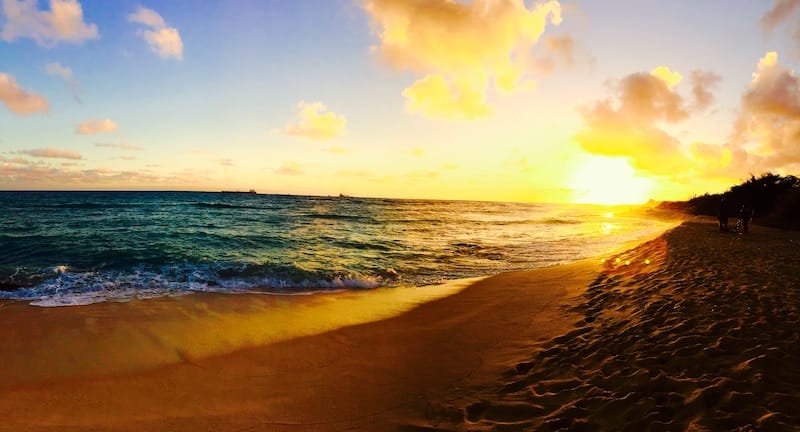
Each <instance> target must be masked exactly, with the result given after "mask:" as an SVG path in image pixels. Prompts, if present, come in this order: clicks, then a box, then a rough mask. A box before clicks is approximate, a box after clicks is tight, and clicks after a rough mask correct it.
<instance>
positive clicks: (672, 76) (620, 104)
mask: <svg viewBox="0 0 800 432" xmlns="http://www.w3.org/2000/svg"><path fill="white" fill-rule="evenodd" d="M680 80H681V75H680V74H678V73H676V72H673V71H670V70H669V68H667V67H663V66H661V67H658V68H656V69H654V70H653V71H652V72H650V73H644V72H639V73H634V74H631V75H628V76H626V77H624V78H623V79H622V80H620V81H619V82H617V83H615V85H614V86H613V90H614V92H615V94H614V95H613V96H612V97H611V98H608V99H605V100H602V101H599V102H597V103H595V104H594V105H593V106H590V107H584V108H582V109H581V114H582V116H583V120H584V128H583V129H582V130H581V131H580V132H578V134H577V135H576V136H575V140H576V141H577V142H578V143H579V144H580V145H581V147H583V149H584V150H586V151H588V152H589V153H592V154H595V155H600V156H609V157H623V158H626V159H627V160H628V161H629V163H630V165H631V166H632V167H633V168H635V169H637V170H639V171H644V172H647V173H650V174H654V175H671V174H674V173H676V172H682V171H684V170H685V169H686V166H687V164H688V161H687V159H686V157H685V156H684V155H683V153H682V152H681V148H680V147H681V146H680V142H679V141H678V140H677V139H676V138H675V137H673V136H671V135H670V134H668V133H667V132H665V131H664V130H662V129H661V128H660V127H659V123H661V122H666V123H677V122H680V121H682V120H684V119H686V118H687V117H688V116H689V112H688V110H687V109H686V108H685V107H684V105H685V104H684V100H683V97H682V96H681V95H680V94H679V93H677V91H676V90H675V87H676V86H677V85H678V83H679V82H680Z"/></svg>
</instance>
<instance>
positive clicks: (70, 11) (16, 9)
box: [0, 0, 100, 47]
mask: <svg viewBox="0 0 800 432" xmlns="http://www.w3.org/2000/svg"><path fill="white" fill-rule="evenodd" d="M0 1H2V11H3V13H2V15H3V16H4V17H5V24H4V26H3V30H2V32H0V38H2V39H3V40H5V41H6V42H11V41H14V40H16V39H19V38H29V39H33V40H34V41H36V43H37V44H39V45H42V46H47V47H53V46H55V45H58V43H59V42H67V43H80V42H83V41H85V40H88V39H96V38H98V37H99V36H100V34H99V33H98V32H97V26H96V25H95V24H87V23H85V22H84V21H83V9H82V8H81V4H80V3H78V2H77V0H50V10H49V11H48V10H39V9H38V1H37V0H0Z"/></svg>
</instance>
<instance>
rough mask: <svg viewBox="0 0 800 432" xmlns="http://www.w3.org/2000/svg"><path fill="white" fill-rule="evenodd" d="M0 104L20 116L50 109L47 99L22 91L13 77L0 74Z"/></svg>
mask: <svg viewBox="0 0 800 432" xmlns="http://www.w3.org/2000/svg"><path fill="white" fill-rule="evenodd" d="M0 102H2V103H3V104H4V105H5V106H6V107H7V108H8V109H9V110H11V112H13V113H15V114H20V115H26V114H33V113H37V112H45V111H47V110H48V109H49V108H50V104H49V103H48V102H47V99H45V98H43V97H42V96H39V95H37V94H34V93H31V92H29V91H26V90H24V89H22V88H21V87H20V86H19V84H17V81H16V80H15V79H14V77H13V76H11V75H8V74H4V73H0Z"/></svg>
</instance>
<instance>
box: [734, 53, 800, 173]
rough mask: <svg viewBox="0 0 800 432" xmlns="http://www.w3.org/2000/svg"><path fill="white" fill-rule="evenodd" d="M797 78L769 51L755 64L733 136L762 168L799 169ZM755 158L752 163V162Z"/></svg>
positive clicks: (799, 89)
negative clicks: (755, 67) (754, 70)
mask: <svg viewBox="0 0 800 432" xmlns="http://www.w3.org/2000/svg"><path fill="white" fill-rule="evenodd" d="M798 138H800V77H798V75H797V74H796V73H795V72H794V71H793V70H791V69H787V68H784V67H783V66H781V65H780V64H779V63H778V54H777V53H776V52H768V53H767V54H766V55H765V56H764V57H763V58H761V59H760V60H759V62H758V66H757V70H756V72H755V73H754V74H753V79H752V81H751V82H750V85H749V87H748V89H747V90H746V91H745V93H744V94H743V95H742V108H741V112H740V115H739V118H738V121H737V125H736V131H735V133H734V143H735V144H737V145H738V146H740V147H742V148H747V149H748V153H750V155H751V162H754V163H755V162H757V163H758V164H759V165H760V167H761V168H762V169H781V168H787V167H792V168H793V169H797V168H800V147H798V146H797V141H798ZM754 157H755V160H753V159H754Z"/></svg>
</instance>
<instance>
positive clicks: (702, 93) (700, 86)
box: [689, 70, 722, 110]
mask: <svg viewBox="0 0 800 432" xmlns="http://www.w3.org/2000/svg"><path fill="white" fill-rule="evenodd" d="M689 81H690V82H691V83H692V96H693V97H694V107H695V109H698V110H704V109H706V108H708V107H709V106H711V104H712V103H714V95H713V94H712V93H711V91H710V90H709V89H710V88H712V87H714V86H715V85H716V84H717V83H718V82H720V81H722V77H721V76H719V75H717V74H715V73H714V72H709V71H702V70H693V71H692V72H691V74H690V75H689Z"/></svg>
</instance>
